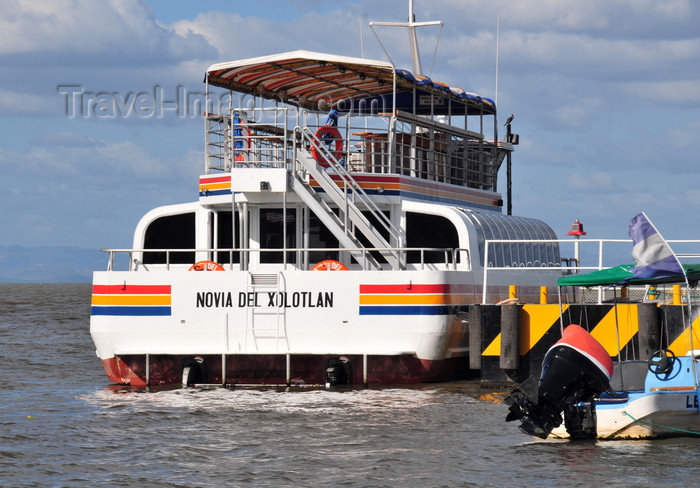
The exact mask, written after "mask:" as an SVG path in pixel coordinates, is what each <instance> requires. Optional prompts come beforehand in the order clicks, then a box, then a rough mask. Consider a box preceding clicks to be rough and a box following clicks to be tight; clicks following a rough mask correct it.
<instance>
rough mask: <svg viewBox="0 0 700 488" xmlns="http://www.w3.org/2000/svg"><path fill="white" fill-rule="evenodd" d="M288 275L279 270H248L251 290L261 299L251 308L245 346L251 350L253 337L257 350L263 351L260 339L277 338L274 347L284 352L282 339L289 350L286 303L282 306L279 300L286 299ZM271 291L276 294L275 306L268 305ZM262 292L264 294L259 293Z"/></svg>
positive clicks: (248, 285)
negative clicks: (249, 346)
mask: <svg viewBox="0 0 700 488" xmlns="http://www.w3.org/2000/svg"><path fill="white" fill-rule="evenodd" d="M285 288H286V287H285V286H284V277H283V276H282V272H277V273H252V272H250V271H249V272H248V284H247V291H248V292H249V293H255V296H256V297H258V298H259V300H260V301H259V302H258V303H257V304H258V306H252V307H250V306H249V307H247V310H246V328H245V337H244V342H243V349H244V350H246V351H248V350H249V348H248V342H249V336H250V340H251V341H252V345H253V351H254V352H259V351H260V350H261V349H260V344H259V341H266V340H271V339H274V341H275V345H274V350H275V351H276V352H278V351H280V342H282V343H283V345H284V348H283V350H284V351H288V350H289V340H288V338H287V321H286V313H285V307H284V304H282V306H281V307H280V306H278V305H277V304H278V303H279V302H278V300H283V298H282V297H283V295H282V292H284V291H285V290H284V289H285ZM268 293H274V294H275V298H274V304H273V307H268V306H267V304H268V301H269V296H268ZM258 294H262V295H258Z"/></svg>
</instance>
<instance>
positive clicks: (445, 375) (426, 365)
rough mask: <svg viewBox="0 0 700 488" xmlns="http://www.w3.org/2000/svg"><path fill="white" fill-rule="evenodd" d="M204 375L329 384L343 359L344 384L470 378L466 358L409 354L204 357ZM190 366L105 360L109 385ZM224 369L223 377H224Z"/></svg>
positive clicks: (218, 380)
mask: <svg viewBox="0 0 700 488" xmlns="http://www.w3.org/2000/svg"><path fill="white" fill-rule="evenodd" d="M195 357H197V358H201V359H202V360H203V362H202V364H203V365H204V366H203V367H204V368H205V369H206V376H205V377H203V378H202V381H201V382H202V383H206V384H219V385H229V386H235V385H260V386H265V385H295V386H304V385H306V386H318V385H326V384H328V377H327V376H326V370H327V368H328V363H329V361H332V360H333V359H336V358H339V357H342V358H344V359H346V360H347V361H348V362H349V365H350V371H351V376H350V377H349V378H348V381H347V382H345V383H344V384H352V385H363V384H373V385H387V384H416V383H431V382H438V381H451V380H460V379H467V378H469V360H468V357H466V356H463V357H457V358H449V359H444V360H421V359H418V358H416V357H415V356H411V355H407V354H406V355H397V356H367V357H366V358H365V357H364V356H362V355H343V356H340V355H309V354H293V355H290V356H289V359H287V356H286V355H268V354H261V355H250V354H241V355H221V356H217V355H203V356H195ZM192 361H193V356H191V355H189V356H187V355H148V356H146V355H127V356H117V357H112V358H108V359H103V360H102V364H103V366H104V369H105V372H106V373H107V377H108V378H109V380H110V381H111V382H113V383H119V384H123V385H131V386H146V385H151V386H156V385H172V384H181V383H182V373H183V368H184V366H185V365H186V364H188V363H191V362H192ZM222 370H224V371H225V375H222V373H221V372H222Z"/></svg>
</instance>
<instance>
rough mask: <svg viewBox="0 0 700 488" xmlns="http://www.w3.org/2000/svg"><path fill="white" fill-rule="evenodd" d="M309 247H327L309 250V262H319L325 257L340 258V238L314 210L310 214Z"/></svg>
mask: <svg viewBox="0 0 700 488" xmlns="http://www.w3.org/2000/svg"><path fill="white" fill-rule="evenodd" d="M309 247H310V248H325V249H326V250H325V251H309V262H310V263H312V264H313V263H317V262H319V261H323V260H324V259H335V260H338V255H339V253H338V251H337V249H338V248H339V247H340V244H339V243H338V239H337V238H336V237H335V236H334V235H333V233H332V232H331V231H330V230H328V227H326V226H325V225H324V224H323V222H321V221H320V220H319V218H318V217H317V216H316V214H314V213H313V212H310V215H309Z"/></svg>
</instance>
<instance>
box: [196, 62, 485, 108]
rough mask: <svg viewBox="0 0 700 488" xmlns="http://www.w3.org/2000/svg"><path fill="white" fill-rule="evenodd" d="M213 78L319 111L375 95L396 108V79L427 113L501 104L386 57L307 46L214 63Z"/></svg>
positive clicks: (407, 99)
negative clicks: (328, 105)
mask: <svg viewBox="0 0 700 488" xmlns="http://www.w3.org/2000/svg"><path fill="white" fill-rule="evenodd" d="M207 78H208V82H209V83H210V84H212V85H214V86H220V87H223V88H227V89H230V90H233V91H236V92H240V93H246V94H251V95H256V96H263V97H265V98H269V99H273V100H280V101H284V102H285V103H289V104H292V105H297V106H300V107H303V108H306V109H310V110H319V109H320V107H321V106H323V105H324V104H323V102H321V101H322V100H323V101H325V102H330V103H331V104H333V106H334V107H335V108H338V109H339V110H341V111H342V110H350V108H351V107H358V106H359V104H360V102H361V101H362V103H364V104H369V103H370V102H371V101H373V100H375V101H381V103H382V105H383V106H384V107H386V108H387V109H390V108H391V106H392V105H391V102H392V95H393V88H394V80H395V81H396V91H397V93H396V109H398V110H404V111H407V112H411V113H416V114H421V115H465V113H468V114H470V115H472V114H483V115H495V113H496V105H495V103H494V102H493V101H492V100H490V99H488V98H483V97H480V96H478V95H476V94H474V93H468V92H466V91H464V90H462V89H461V88H456V87H451V86H448V85H447V84H445V83H440V82H436V81H433V80H431V79H430V78H428V77H426V76H414V75H413V74H412V73H411V72H409V71H407V70H403V69H396V70H395V69H394V67H393V66H392V65H391V64H390V63H387V62H384V61H376V60H369V59H361V58H353V57H346V56H335V55H331V54H322V53H315V52H310V51H303V50H302V51H292V52H287V53H282V54H275V55H271V56H262V57H258V58H250V59H243V60H239V61H231V62H227V63H218V64H214V65H212V66H210V67H209V69H208V70H207ZM431 95H432V96H431ZM341 101H342V102H341ZM467 111H468V112H467Z"/></svg>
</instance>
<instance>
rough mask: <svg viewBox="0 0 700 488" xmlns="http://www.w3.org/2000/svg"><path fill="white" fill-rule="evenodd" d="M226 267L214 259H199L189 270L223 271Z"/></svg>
mask: <svg viewBox="0 0 700 488" xmlns="http://www.w3.org/2000/svg"><path fill="white" fill-rule="evenodd" d="M223 270H224V267H223V266H221V265H220V264H219V263H215V262H214V261H197V262H196V263H194V264H193V265H192V266H190V269H189V270H188V271H223Z"/></svg>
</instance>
